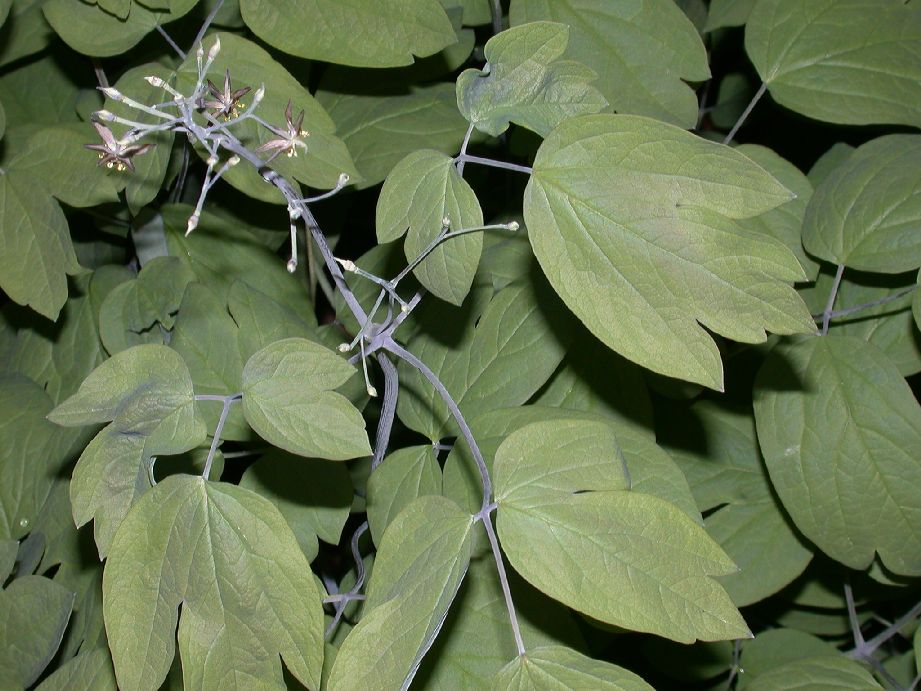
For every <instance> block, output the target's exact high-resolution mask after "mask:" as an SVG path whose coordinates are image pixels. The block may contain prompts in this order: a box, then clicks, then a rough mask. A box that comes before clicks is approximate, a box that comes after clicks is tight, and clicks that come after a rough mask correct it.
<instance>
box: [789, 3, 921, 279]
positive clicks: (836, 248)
mask: <svg viewBox="0 0 921 691" xmlns="http://www.w3.org/2000/svg"><path fill="white" fill-rule="evenodd" d="M918 15H919V30H921V12H919V13H918ZM919 70H921V67H919ZM919 122H921V120H919ZM919 165H921V136H918V135H906V134H894V135H887V136H885V137H879V138H878V139H873V140H871V141H869V142H867V143H866V144H864V145H863V146H861V147H859V148H858V149H857V150H856V151H854V152H853V154H851V155H850V156H849V157H848V159H847V160H846V161H845V162H844V163H842V164H841V165H840V166H838V167H837V168H835V169H834V170H833V171H832V172H831V173H830V174H829V175H828V177H826V178H825V179H824V180H823V181H822V183H821V184H820V185H819V186H818V188H817V189H816V192H815V196H814V197H813V199H812V201H811V202H810V204H809V207H808V208H807V210H806V217H805V220H804V224H803V244H804V245H805V246H806V249H807V250H809V252H810V253H812V254H814V255H815V256H817V257H819V258H820V259H824V260H826V261H829V262H831V263H832V264H844V265H845V266H847V267H849V268H853V269H859V270H861V271H876V272H881V273H901V272H903V271H909V270H911V269H917V268H918V267H919V266H921V241H918V239H917V233H916V232H915V231H916V229H917V226H918V222H919V220H921V202H919V201H918V200H919V198H921V177H919V176H918V175H917V174H916V173H917V170H918V166H919Z"/></svg>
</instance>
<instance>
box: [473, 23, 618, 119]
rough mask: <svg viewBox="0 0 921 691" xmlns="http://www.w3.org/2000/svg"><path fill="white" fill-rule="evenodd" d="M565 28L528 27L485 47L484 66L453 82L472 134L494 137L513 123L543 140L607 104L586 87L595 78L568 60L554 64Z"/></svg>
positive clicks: (507, 33) (551, 25)
mask: <svg viewBox="0 0 921 691" xmlns="http://www.w3.org/2000/svg"><path fill="white" fill-rule="evenodd" d="M569 33H570V30H569V27H568V26H567V25H565V24H557V23H554V22H531V23H528V24H523V25H521V26H517V27H513V28H511V29H509V30H507V31H503V32H502V33H500V34H497V35H496V36H494V37H493V38H491V39H490V40H489V41H488V42H487V43H486V49H485V53H486V67H484V68H483V70H482V71H481V70H476V69H470V70H465V71H464V72H462V73H461V74H460V76H458V78H457V105H458V108H459V109H460V111H461V113H462V114H463V115H464V117H465V118H467V120H468V121H469V122H471V123H473V124H474V125H476V127H477V129H479V130H480V131H482V132H486V133H487V134H491V135H493V136H497V135H499V134H501V133H502V132H504V131H505V130H506V129H508V126H509V122H514V123H516V124H518V125H522V126H523V127H527V128H528V129H529V130H532V131H534V132H536V133H537V134H539V135H542V136H546V135H547V133H548V132H549V131H550V130H552V129H553V128H554V127H556V126H557V125H558V124H559V123H560V122H562V121H563V120H565V119H566V118H569V117H573V116H575V115H587V114H591V113H597V112H598V111H600V110H601V109H602V108H604V107H605V106H606V105H607V101H606V100H605V99H604V97H603V96H602V95H601V94H600V93H599V92H598V91H597V90H596V89H595V88H594V87H593V86H591V85H590V83H589V82H592V81H594V80H595V78H596V77H597V75H596V74H595V73H594V71H592V70H591V69H589V68H587V67H586V66H585V65H583V64H581V63H579V62H575V61H573V60H560V59H559V58H560V56H562V55H563V53H564V51H565V50H566V44H567V43H568V42H569Z"/></svg>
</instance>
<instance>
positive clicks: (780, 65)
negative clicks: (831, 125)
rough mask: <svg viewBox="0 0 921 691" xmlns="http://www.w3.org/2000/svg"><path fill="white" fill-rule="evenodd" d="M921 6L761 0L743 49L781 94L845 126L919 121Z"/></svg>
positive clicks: (884, 0) (889, 1)
mask: <svg viewBox="0 0 921 691" xmlns="http://www.w3.org/2000/svg"><path fill="white" fill-rule="evenodd" d="M919 42H921V9H919V8H918V7H917V5H915V4H911V5H906V4H905V3H903V2H901V0H813V1H810V2H807V3H804V2H801V1H800V0H760V1H759V2H758V3H757V4H756V5H755V7H754V8H753V9H752V12H751V15H750V16H749V18H748V23H747V24H746V26H745V50H746V51H747V52H748V56H749V58H751V61H752V63H754V65H755V69H757V70H758V74H759V75H761V79H763V80H764V82H765V84H767V87H768V90H769V91H770V93H771V96H772V97H773V98H774V100H775V101H777V102H778V103H780V104H781V105H784V106H786V107H787V108H790V109H792V110H795V111H796V112H798V113H802V114H803V115H807V116H809V117H811V118H817V119H819V120H824V121H826V122H836V123H841V124H847V125H871V124H893V125H913V126H915V127H917V126H918V125H921V105H919V104H921V51H919V50H918V44H919Z"/></svg>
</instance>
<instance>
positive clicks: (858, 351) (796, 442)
mask: <svg viewBox="0 0 921 691" xmlns="http://www.w3.org/2000/svg"><path fill="white" fill-rule="evenodd" d="M755 418H756V420H757V423H758V440H759V442H760V443H761V451H762V452H763V453H764V459H765V461H766V463H767V467H768V471H769V472H770V475H771V481H772V482H773V485H774V488H775V489H776V490H777V494H778V495H779V496H780V499H781V500H782V501H783V503H784V506H785V507H786V509H787V511H788V512H789V514H790V516H791V517H792V518H793V520H794V521H795V523H796V526H797V527H798V528H799V529H800V530H801V531H802V532H803V534H805V535H806V537H808V538H809V539H810V540H812V541H813V542H814V543H815V544H816V545H817V546H818V547H819V548H820V549H822V551H824V552H825V553H826V554H828V555H829V556H830V557H832V558H833V559H836V560H838V561H840V562H842V563H844V564H846V565H848V566H850V567H851V568H854V569H864V568H866V567H868V566H870V564H871V563H872V561H873V558H874V556H875V555H876V554H879V556H880V558H881V559H882V562H883V564H884V565H885V566H886V567H887V568H888V569H890V570H891V571H894V572H895V573H897V574H903V575H911V576H917V575H918V574H921V498H919V496H918V493H917V492H915V491H914V488H915V487H916V486H917V484H918V483H919V482H921V460H919V459H918V458H917V457H916V455H915V454H914V453H913V452H912V451H911V449H918V448H921V408H919V406H918V402H917V401H916V400H915V397H914V395H913V394H912V392H911V390H910V389H909V387H908V385H907V384H906V383H905V380H904V379H903V378H902V376H901V375H900V374H899V372H898V370H897V369H896V368H895V366H894V365H893V364H892V363H891V362H889V361H888V359H887V358H886V356H885V355H884V354H883V353H882V352H881V351H880V350H879V349H878V348H876V347H874V346H872V345H870V344H868V343H865V342H863V341H861V340H859V339H856V338H850V337H845V336H834V335H829V336H824V337H817V338H807V339H804V340H800V341H797V342H794V343H792V344H790V345H787V346H782V347H778V348H775V349H774V350H773V351H772V352H771V354H770V355H769V356H768V359H767V360H766V362H765V363H764V365H763V366H762V368H761V370H760V372H759V373H758V377H757V379H756V393H755Z"/></svg>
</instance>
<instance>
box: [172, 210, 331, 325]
mask: <svg viewBox="0 0 921 691" xmlns="http://www.w3.org/2000/svg"><path fill="white" fill-rule="evenodd" d="M192 211H193V209H192V207H191V206H186V205H174V206H166V207H164V208H163V209H162V212H163V224H164V228H165V230H166V242H167V245H168V246H169V251H170V254H172V255H173V256H175V257H178V258H179V259H180V260H181V261H183V262H184V263H186V264H187V265H188V266H189V268H191V269H192V271H193V272H194V273H195V275H196V276H197V277H198V280H199V281H201V282H202V283H204V284H205V285H207V286H208V287H209V288H211V289H212V290H215V291H217V292H218V293H219V297H220V298H221V299H223V300H225V301H226V300H227V298H228V296H229V293H230V288H231V286H232V285H233V283H234V281H237V280H240V281H243V282H245V283H247V284H248V285H249V286H251V287H253V288H255V289H257V290H259V291H260V292H262V293H264V294H265V295H266V296H268V297H269V298H271V299H272V300H275V301H276V302H279V303H281V304H282V305H283V306H284V307H285V308H286V309H288V310H289V311H291V312H292V313H293V314H294V315H296V316H297V317H299V318H300V319H301V320H303V321H306V322H307V323H315V322H316V317H314V316H313V310H312V308H311V305H310V302H309V301H308V299H307V294H306V291H305V290H304V287H303V286H302V285H301V284H300V283H299V282H298V280H297V278H295V277H294V276H292V275H291V274H289V273H288V272H287V271H286V270H285V262H284V260H283V259H281V257H279V256H278V255H276V254H275V253H274V252H272V251H271V250H270V249H269V248H268V247H266V246H265V245H263V244H262V243H261V242H259V239H258V236H257V235H256V232H255V229H254V228H252V227H251V226H248V225H246V224H243V223H240V222H239V221H231V220H229V219H224V218H221V217H220V216H216V215H213V214H210V213H207V212H205V213H203V214H202V216H201V220H200V221H199V223H198V227H197V228H196V229H195V232H194V233H192V234H191V235H189V236H186V234H185V231H186V221H187V220H188V218H189V216H190V215H191V214H192Z"/></svg>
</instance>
